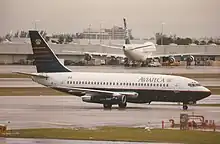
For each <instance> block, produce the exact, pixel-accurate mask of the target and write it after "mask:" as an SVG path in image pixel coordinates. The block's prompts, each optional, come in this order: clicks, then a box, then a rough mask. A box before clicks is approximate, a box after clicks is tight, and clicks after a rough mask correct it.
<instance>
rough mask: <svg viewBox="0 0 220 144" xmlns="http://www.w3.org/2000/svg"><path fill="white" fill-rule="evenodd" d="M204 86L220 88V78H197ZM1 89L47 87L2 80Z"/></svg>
mask: <svg viewBox="0 0 220 144" xmlns="http://www.w3.org/2000/svg"><path fill="white" fill-rule="evenodd" d="M194 80H197V81H198V82H199V83H201V84H202V85H203V86H220V78H195V79H194ZM0 87H45V86H43V85H40V84H38V83H36V82H34V81H32V80H31V79H30V78H0Z"/></svg>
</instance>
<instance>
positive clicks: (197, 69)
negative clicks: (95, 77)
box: [0, 65, 220, 74]
mask: <svg viewBox="0 0 220 144" xmlns="http://www.w3.org/2000/svg"><path fill="white" fill-rule="evenodd" d="M67 67H68V68H70V69H71V70H72V71H80V72H81V71H83V72H124V73H166V74H172V73H220V67H211V66H191V67H190V68H186V67H185V66H178V67H155V68H152V67H138V68H132V67H129V68H125V67H124V66H67ZM15 71H20V72H36V68H35V66H33V65H26V66H25V65H0V73H12V72H15Z"/></svg>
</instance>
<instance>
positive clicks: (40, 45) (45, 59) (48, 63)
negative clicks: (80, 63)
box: [29, 30, 71, 73]
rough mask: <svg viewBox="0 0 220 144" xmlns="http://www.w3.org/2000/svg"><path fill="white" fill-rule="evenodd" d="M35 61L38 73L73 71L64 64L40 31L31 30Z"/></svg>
mask: <svg viewBox="0 0 220 144" xmlns="http://www.w3.org/2000/svg"><path fill="white" fill-rule="evenodd" d="M29 34H30V39H31V46H32V49H33V55H34V62H35V65H36V68H37V72H38V73H42V72H45V73H49V72H71V70H69V69H68V68H67V67H65V66H64V64H62V63H61V62H60V61H59V59H58V58H57V56H56V55H55V53H54V52H53V50H52V49H51V48H50V47H49V45H48V44H47V42H46V41H45V40H44V38H43V37H42V36H41V35H40V34H39V32H38V31H36V30H33V31H29Z"/></svg>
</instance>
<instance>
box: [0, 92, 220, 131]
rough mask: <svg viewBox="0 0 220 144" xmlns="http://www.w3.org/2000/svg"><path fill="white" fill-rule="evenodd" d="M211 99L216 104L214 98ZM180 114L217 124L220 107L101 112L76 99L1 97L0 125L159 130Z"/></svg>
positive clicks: (155, 107) (134, 106)
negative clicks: (141, 127)
mask: <svg viewBox="0 0 220 144" xmlns="http://www.w3.org/2000/svg"><path fill="white" fill-rule="evenodd" d="M218 97H219V96H218ZM219 98H220V97H219ZM219 98H218V101H220V99H219ZM214 99H215V101H216V99H217V96H216V97H215V98H214ZM180 113H189V114H192V113H194V114H198V115H203V116H204V117H205V119H208V120H215V123H216V124H220V107H202V106H189V110H188V111H183V110H182V106H181V105H157V104H152V105H148V104H131V103H129V104H128V108H127V109H125V110H120V109H118V108H117V106H113V109H112V110H103V108H102V105H100V104H90V103H85V102H82V100H81V98H79V97H75V96H1V97H0V123H2V124H7V125H8V127H9V129H10V128H13V129H19V128H45V127H48V128H50V127H68V128H71V127H95V126H105V125H108V126H150V127H161V121H162V120H164V121H165V122H168V121H169V119H171V118H172V119H174V120H175V121H176V122H179V117H180ZM8 122H9V123H8ZM169 125H170V124H167V125H166V126H169Z"/></svg>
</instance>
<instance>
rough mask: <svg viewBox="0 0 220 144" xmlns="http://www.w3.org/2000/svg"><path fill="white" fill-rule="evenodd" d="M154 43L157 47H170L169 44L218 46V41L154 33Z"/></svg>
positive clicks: (219, 43) (219, 42)
mask: <svg viewBox="0 0 220 144" xmlns="http://www.w3.org/2000/svg"><path fill="white" fill-rule="evenodd" d="M156 43H157V44H158V45H170V44H177V45H190V44H196V45H210V44H216V45H220V41H217V40H214V39H212V38H209V40H208V41H205V40H197V39H192V38H189V37H187V38H181V37H178V36H176V35H170V36H167V35H164V34H161V33H156Z"/></svg>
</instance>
